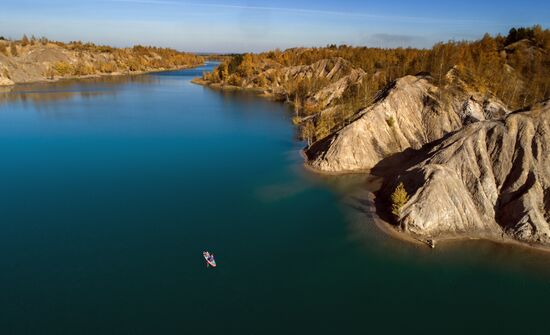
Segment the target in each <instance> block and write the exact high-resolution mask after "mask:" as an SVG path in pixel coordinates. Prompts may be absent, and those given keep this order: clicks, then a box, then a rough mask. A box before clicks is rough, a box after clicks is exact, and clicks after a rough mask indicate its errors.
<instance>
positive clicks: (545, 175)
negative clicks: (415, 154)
mask: <svg viewBox="0 0 550 335" xmlns="http://www.w3.org/2000/svg"><path fill="white" fill-rule="evenodd" d="M549 152H550V103H549V102H545V103H542V104H539V105H536V106H535V107H533V108H532V109H531V110H529V111H521V112H515V113H512V114H510V115H508V116H507V117H506V118H504V119H502V120H495V121H483V122H477V123H473V124H470V125H468V126H466V127H465V128H463V129H461V130H460V131H458V132H456V133H454V134H452V135H451V136H449V137H448V138H446V139H444V140H442V141H441V143H439V144H438V145H436V146H435V147H433V148H432V149H431V150H430V151H429V152H428V153H422V155H424V157H423V159H422V160H421V161H420V162H419V163H418V164H415V165H414V166H412V167H411V168H409V169H407V170H406V171H403V172H402V173H401V174H400V175H399V176H398V177H397V178H396V180H392V181H390V182H388V184H387V185H386V186H385V187H384V189H383V191H382V192H380V196H381V197H382V198H383V199H384V200H386V201H389V197H390V194H391V192H393V190H394V189H395V187H396V185H397V183H398V182H403V183H404V185H405V188H406V190H407V192H408V193H409V194H410V195H411V197H410V199H409V201H408V202H406V203H405V204H404V206H403V207H402V208H401V210H400V215H399V217H398V218H397V222H398V224H399V226H400V227H401V229H403V231H405V232H407V233H409V234H412V235H414V236H417V237H420V238H427V239H429V238H442V237H461V236H463V237H501V236H502V235H505V236H508V237H510V238H512V239H515V240H518V241H522V242H527V243H534V244H541V245H550V225H549V221H550V155H549V154H548V153H549ZM386 206H389V203H387V204H386ZM386 206H385V207H386Z"/></svg>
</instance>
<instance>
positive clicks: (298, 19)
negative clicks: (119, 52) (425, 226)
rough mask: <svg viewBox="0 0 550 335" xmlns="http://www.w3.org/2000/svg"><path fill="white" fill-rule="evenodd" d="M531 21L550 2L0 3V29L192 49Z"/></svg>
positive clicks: (318, 42) (419, 34)
mask: <svg viewBox="0 0 550 335" xmlns="http://www.w3.org/2000/svg"><path fill="white" fill-rule="evenodd" d="M534 24H541V25H542V26H543V27H545V28H550V1H547V0H546V1H542V0H538V1H536V0H522V1H518V0H514V1H508V0H500V1H498V0H488V1H482V0H475V1H474V0H459V1H447V0H438V1H427V0H416V1H414V0H409V1H404V0H403V1H401V0H376V1H371V0H363V1H352V0H331V1H325V0H282V1H258V0H249V1H237V0H226V1H222V0H191V1H186V0H35V1H30V0H0V36H5V37H11V38H20V37H21V36H22V35H23V34H27V35H29V36H30V35H35V36H37V37H39V36H45V37H48V38H50V39H54V40H60V41H66V42H67V41H71V40H82V41H90V42H94V43H98V44H108V45H113V46H118V47H126V46H132V45H135V44H143V45H155V46H162V47H172V48H175V49H178V50H184V51H192V52H221V53H227V52H260V51H266V50H271V49H275V48H280V49H285V48H289V47H297V46H325V45H327V44H337V45H339V44H348V45H361V46H363V45H366V46H372V47H409V46H410V47H419V48H428V47H431V46H432V45H433V44H434V43H436V42H438V41H447V40H451V39H454V40H464V39H465V40H474V39H478V38H481V37H482V36H483V34H484V33H486V32H488V33H491V34H497V33H501V34H506V33H507V32H508V30H509V29H510V28H512V27H518V26H532V25H534Z"/></svg>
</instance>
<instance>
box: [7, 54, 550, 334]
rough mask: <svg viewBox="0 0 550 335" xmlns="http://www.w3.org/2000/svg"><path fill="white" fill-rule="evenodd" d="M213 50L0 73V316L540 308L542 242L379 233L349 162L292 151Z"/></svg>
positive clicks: (453, 327) (146, 330)
mask: <svg viewBox="0 0 550 335" xmlns="http://www.w3.org/2000/svg"><path fill="white" fill-rule="evenodd" d="M211 67H212V65H207V66H206V67H205V68H201V69H196V70H184V71H177V72H170V73H160V74H151V75H143V76H134V77H114V78H101V79H92V80H81V81H66V82H60V83H55V84H34V85H22V86H18V87H16V88H14V89H12V90H6V91H5V92H4V91H3V92H0V157H2V160H1V164H0V185H1V187H0V213H1V220H0V269H1V273H2V275H1V277H0V287H1V290H2V298H1V299H0V333H2V334H309V333H315V334H334V333H338V334H365V333H375V334H379V333H386V334H389V333H405V332H407V333H418V332H423V333H425V332H436V333H456V334H463V333H465V332H466V331H468V330H472V331H475V332H476V333H489V332H496V331H499V332H500V333H510V334H511V333H517V332H521V333H529V332H542V331H543V330H545V329H546V328H547V327H546V325H545V324H544V321H545V316H546V315H547V311H548V308H547V307H548V306H549V303H548V301H550V271H549V270H548V269H549V267H548V265H549V264H550V257H549V256H548V255H545V254H543V253H540V252H536V251H526V250H523V249H520V248H513V247H509V246H502V245H497V244H493V243H488V242H482V241H476V242H468V243H464V242H455V243H449V244H446V245H443V246H441V247H438V249H435V250H430V249H428V248H424V247H419V246H414V245H409V244H406V243H403V242H401V241H397V240H393V239H391V238H388V237H387V236H386V235H384V234H383V233H381V232H380V231H379V230H378V229H377V228H376V226H375V225H374V224H373V223H372V220H371V217H370V216H371V214H370V209H369V204H364V203H361V202H360V199H357V198H356V197H355V194H356V193H355V192H356V190H357V187H358V186H361V185H362V184H364V183H367V182H368V181H365V180H364V177H361V176H348V177H326V176H317V175H314V174H312V173H311V172H309V171H306V170H305V169H304V168H303V167H302V159H301V157H300V155H299V152H298V151H299V149H300V147H301V145H302V143H300V142H298V141H296V140H295V134H294V130H293V128H292V126H291V122H290V119H291V116H292V113H291V111H290V110H288V109H287V107H285V106H284V105H282V104H278V103H273V102H270V101H267V100H265V99H262V98H259V97H256V96H254V95H251V94H247V93H243V92H221V91H216V90H211V89H208V88H204V87H201V86H196V85H193V84H191V83H190V80H191V79H192V78H193V77H195V76H198V75H200V73H201V72H202V71H203V70H208V69H210V68H211ZM204 249H208V250H211V251H213V252H214V253H215V254H216V256H217V257H216V258H217V262H218V264H219V267H218V268H216V269H207V268H206V267H205V264H204V261H203V259H202V255H201V252H202V251H203V250H204Z"/></svg>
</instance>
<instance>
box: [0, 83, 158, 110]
mask: <svg viewBox="0 0 550 335" xmlns="http://www.w3.org/2000/svg"><path fill="white" fill-rule="evenodd" d="M158 80H159V79H158V78H155V76H151V75H133V76H125V75H124V76H104V77H95V78H85V79H67V80H60V81H56V82H43V83H32V84H19V85H15V86H6V87H0V104H4V103H13V102H20V103H22V104H32V107H33V108H36V109H37V110H41V109H47V108H48V107H49V105H50V104H52V103H55V102H59V101H63V100H70V99H74V98H82V99H83V100H90V99H92V98H96V97H98V96H101V95H110V96H116V94H117V92H118V91H119V90H120V89H121V88H122V87H123V86H124V85H128V84H154V83H156V82H158Z"/></svg>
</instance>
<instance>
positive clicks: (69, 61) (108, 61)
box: [0, 36, 204, 85]
mask: <svg viewBox="0 0 550 335" xmlns="http://www.w3.org/2000/svg"><path fill="white" fill-rule="evenodd" d="M203 61H204V59H203V58H202V57H200V56H197V55H194V54H189V53H183V52H178V51H176V50H172V49H165V48H155V47H144V46H135V47H133V48H123V49H121V48H113V47H109V46H98V45H95V44H92V43H82V42H71V43H62V42H52V41H48V40H47V39H45V38H41V39H35V38H30V39H29V38H27V37H26V36H24V37H23V38H22V39H21V40H18V41H10V40H5V39H0V85H13V84H17V83H26V82H35V81H46V80H57V79H60V78H69V77H84V76H96V75H117V74H130V73H141V72H147V71H159V70H168V69H177V68H183V67H191V66H197V65H199V64H201V63H203Z"/></svg>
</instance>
